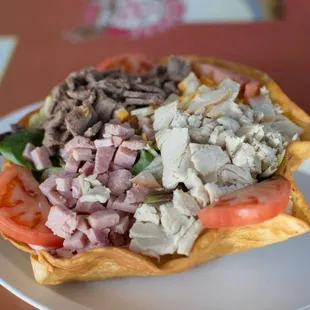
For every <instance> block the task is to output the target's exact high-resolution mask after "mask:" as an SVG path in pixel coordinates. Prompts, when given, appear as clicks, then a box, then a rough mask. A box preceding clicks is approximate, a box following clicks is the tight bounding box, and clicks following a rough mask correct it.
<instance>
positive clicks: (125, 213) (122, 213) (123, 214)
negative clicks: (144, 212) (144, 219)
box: [115, 210, 130, 218]
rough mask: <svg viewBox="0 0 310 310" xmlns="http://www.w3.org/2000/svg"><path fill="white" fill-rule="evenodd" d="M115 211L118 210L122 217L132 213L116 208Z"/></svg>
mask: <svg viewBox="0 0 310 310" xmlns="http://www.w3.org/2000/svg"><path fill="white" fill-rule="evenodd" d="M115 212H117V214H118V215H119V217H120V218H122V217H125V216H128V215H129V214H130V213H128V212H125V211H121V210H115Z"/></svg>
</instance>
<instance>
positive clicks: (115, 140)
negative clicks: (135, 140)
mask: <svg viewBox="0 0 310 310" xmlns="http://www.w3.org/2000/svg"><path fill="white" fill-rule="evenodd" d="M112 141H113V145H114V146H115V147H119V146H120V145H121V144H122V142H123V141H124V139H123V138H122V137H117V136H114V137H112Z"/></svg>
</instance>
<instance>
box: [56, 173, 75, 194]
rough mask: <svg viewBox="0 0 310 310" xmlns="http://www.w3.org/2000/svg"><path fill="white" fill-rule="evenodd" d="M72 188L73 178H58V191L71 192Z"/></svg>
mask: <svg viewBox="0 0 310 310" xmlns="http://www.w3.org/2000/svg"><path fill="white" fill-rule="evenodd" d="M71 186H72V177H69V176H65V177H58V178H56V189H57V190H58V191H62V192H66V191H70V190H71Z"/></svg>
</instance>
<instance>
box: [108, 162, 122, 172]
mask: <svg viewBox="0 0 310 310" xmlns="http://www.w3.org/2000/svg"><path fill="white" fill-rule="evenodd" d="M120 169H123V167H121V166H119V165H115V164H114V163H111V164H110V170H112V171H115V170H120Z"/></svg>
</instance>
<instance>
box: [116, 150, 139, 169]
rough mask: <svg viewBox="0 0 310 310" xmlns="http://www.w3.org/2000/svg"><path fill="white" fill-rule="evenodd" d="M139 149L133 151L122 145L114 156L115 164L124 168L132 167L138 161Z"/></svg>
mask: <svg viewBox="0 0 310 310" xmlns="http://www.w3.org/2000/svg"><path fill="white" fill-rule="evenodd" d="M137 155H138V151H133V150H130V149H128V148H127V147H123V146H120V147H119V148H118V150H117V152H116V155H115V158H114V164H116V165H119V166H122V167H123V168H127V169H131V168H132V166H133V164H134V163H135V161H136V158H137Z"/></svg>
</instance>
